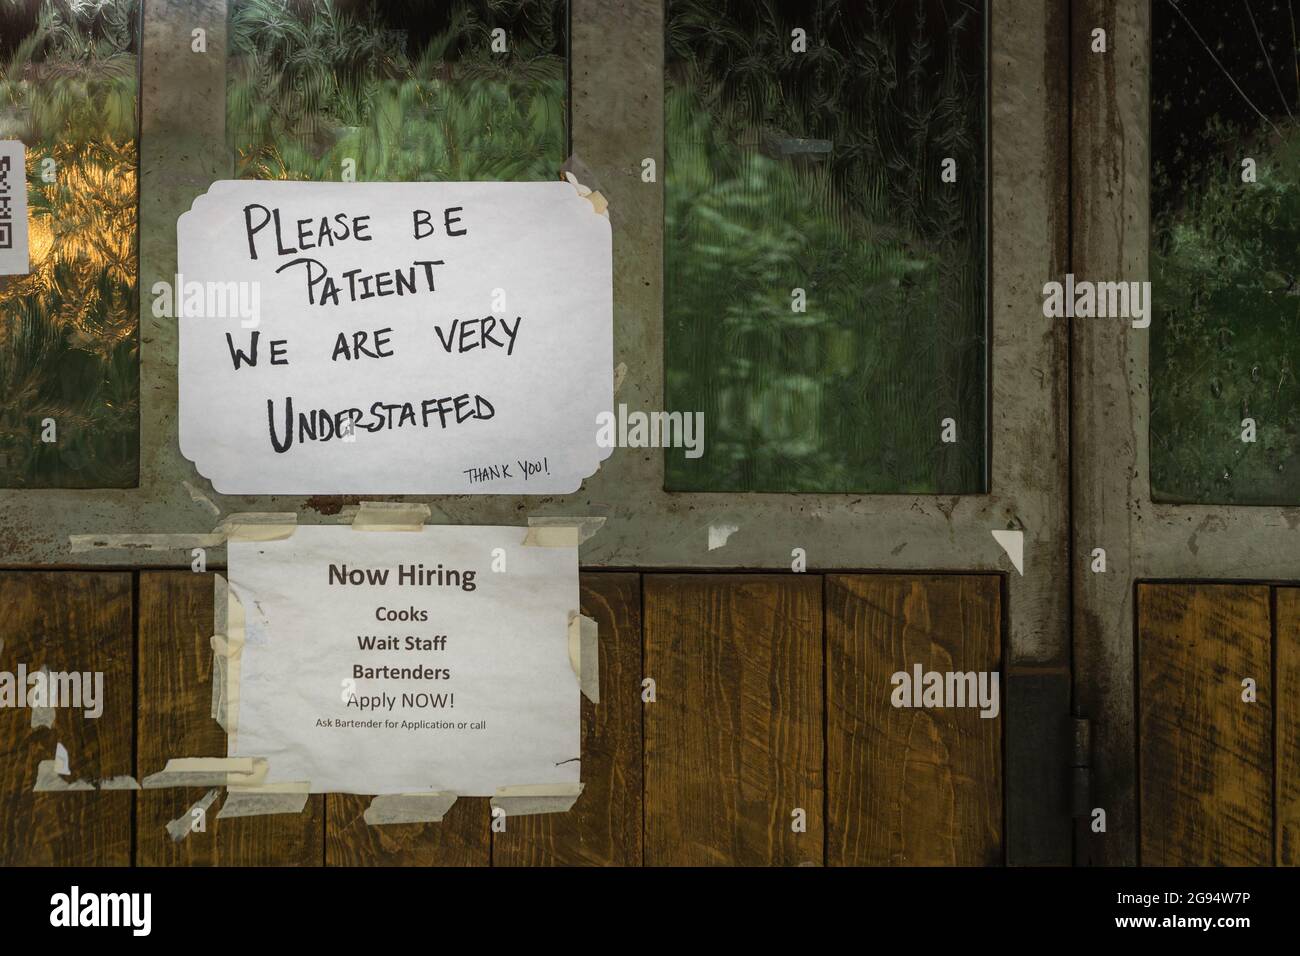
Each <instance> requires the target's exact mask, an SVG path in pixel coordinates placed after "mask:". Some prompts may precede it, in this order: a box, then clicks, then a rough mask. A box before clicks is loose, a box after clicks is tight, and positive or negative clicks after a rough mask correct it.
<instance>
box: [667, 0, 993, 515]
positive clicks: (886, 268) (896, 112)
mask: <svg viewBox="0 0 1300 956" xmlns="http://www.w3.org/2000/svg"><path fill="white" fill-rule="evenodd" d="M795 31H802V32H801V33H800V32H795ZM802 38H806V50H805V51H802V52H801V51H800V50H798V49H795V47H798V46H799V44H800V42H801V39H802ZM984 42H985V41H984V20H983V13H982V5H981V4H979V3H975V2H971V0H898V2H894V3H874V2H871V0H860V2H856V3H840V2H831V0H826V2H811V3H810V2H806V0H801V2H795V0H773V2H767V3H763V4H750V3H741V2H730V3H719V2H718V0H670V2H669V3H668V19H667V38H666V48H665V69H666V86H665V123H666V138H667V163H668V166H667V170H666V171H665V184H666V208H665V214H664V216H665V223H664V226H665V236H664V243H665V252H664V282H665V286H664V333H665V366H666V382H665V387H666V394H667V405H668V409H669V410H672V411H684V412H693V411H701V412H703V413H704V416H705V445H704V453H703V455H702V456H700V457H698V458H695V459H690V458H686V457H685V456H684V455H683V453H682V451H681V450H680V449H674V450H670V451H668V452H667V453H666V454H667V457H666V462H665V464H666V476H667V481H666V484H667V486H668V488H669V489H670V490H677V491H686V490H690V491H773V492H779V491H807V492H946V493H956V492H979V491H983V490H984V487H985V479H984V475H985V458H986V452H985V443H984V436H985V417H986V413H985V407H986V399H985V395H986V392H985V382H986V371H985V366H986V352H987V348H986V334H985V328H986V308H985V303H986V293H985V225H984V222H985V211H984V205H985V176H984V142H985V119H984V117H985V106H984V103H985V97H984V72H985V71H984V63H985V50H984ZM946 158H951V159H953V160H955V172H956V177H957V181H956V182H945V181H942V178H941V173H942V170H943V165H944V160H945V159H946ZM797 290H798V291H797ZM801 295H802V297H803V302H802V303H801V302H800V296H801ZM801 304H802V305H803V306H804V309H803V310H800V306H801ZM945 419H952V421H953V428H955V434H956V438H957V441H955V442H951V443H946V442H944V441H943V440H942V437H943V436H942V434H941V433H942V432H943V430H944V428H943V424H942V423H943V421H944V420H945ZM950 432H951V429H950Z"/></svg>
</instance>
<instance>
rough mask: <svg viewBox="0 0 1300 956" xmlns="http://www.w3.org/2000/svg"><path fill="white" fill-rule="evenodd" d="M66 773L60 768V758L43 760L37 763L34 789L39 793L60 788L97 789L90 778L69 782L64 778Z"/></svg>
mask: <svg viewBox="0 0 1300 956" xmlns="http://www.w3.org/2000/svg"><path fill="white" fill-rule="evenodd" d="M66 773H67V771H66V770H64V771H60V770H59V762H58V760H42V761H41V762H40V763H38V764H37V765H36V785H35V786H33V787H32V790H33V791H34V792H37V793H48V792H52V791H60V790H94V789H95V787H94V784H92V783H90V781H88V780H74V781H72V782H71V783H69V782H68V781H66V780H64V779H63V777H64V775H66Z"/></svg>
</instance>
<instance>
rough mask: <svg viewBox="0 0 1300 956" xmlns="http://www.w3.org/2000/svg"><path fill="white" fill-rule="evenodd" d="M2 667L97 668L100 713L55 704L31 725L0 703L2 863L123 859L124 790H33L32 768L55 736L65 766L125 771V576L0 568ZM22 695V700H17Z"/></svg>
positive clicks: (89, 773) (128, 669)
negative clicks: (44, 721)
mask: <svg viewBox="0 0 1300 956" xmlns="http://www.w3.org/2000/svg"><path fill="white" fill-rule="evenodd" d="M0 608H3V609H4V613H3V615H0V641H2V642H3V644H0V670H3V671H8V672H9V673H11V674H14V675H15V676H16V674H17V671H18V665H19V664H25V665H26V667H27V669H28V671H37V670H40V669H41V667H42V666H44V667H48V668H49V670H51V671H80V672H91V673H94V672H102V673H103V695H104V701H103V713H102V714H101V715H100V716H99V717H98V718H88V717H86V716H85V714H84V709H82V710H77V709H71V708H57V709H56V710H55V712H54V724H53V726H52V727H49V728H33V727H32V712H31V710H29V709H28V708H27V707H4V708H0V864H3V865H6V866H127V865H129V864H130V862H131V799H132V797H131V793H130V791H87V792H61V793H33V792H32V787H33V785H34V784H35V783H36V769H37V765H38V764H39V762H40V761H42V760H52V759H54V754H55V747H56V745H57V744H59V743H62V744H63V746H64V747H65V748H67V751H68V768H69V770H70V771H71V773H70V774H69V775H68V776H67V777H66V778H64V779H66V780H68V781H69V782H72V781H77V780H87V781H91V782H94V781H97V780H99V779H102V778H106V777H116V776H129V775H130V774H131V773H132V772H133V770H132V766H131V729H132V707H133V704H134V686H133V685H134V680H133V678H134V667H133V662H132V658H133V655H134V650H135V633H134V626H133V617H132V583H131V574H130V573H129V572H128V573H106V572H73V571H63V572H45V571H14V572H8V571H7V572H0ZM24 699H25V698H24Z"/></svg>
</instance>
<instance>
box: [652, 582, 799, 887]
mask: <svg viewBox="0 0 1300 956" xmlns="http://www.w3.org/2000/svg"><path fill="white" fill-rule="evenodd" d="M642 587H643V590H644V593H645V675H646V676H647V677H651V678H653V679H654V680H655V682H656V685H657V701H656V702H655V703H652V704H646V705H645V862H646V863H647V864H649V865H768V864H778V865H782V864H783V865H792V864H813V865H816V864H820V863H821V862H822V849H823V831H822V815H823V801H824V791H823V779H822V760H823V752H822V581H821V578H820V577H819V576H816V575H799V574H789V575H775V574H749V575H738V574H652V575H646V576H645V577H644V579H643V581H642ZM796 809H802V810H803V811H804V812H805V814H806V821H807V830H806V832H802V833H795V832H793V831H792V827H791V823H792V819H793V818H792V812H793V811H794V810H796Z"/></svg>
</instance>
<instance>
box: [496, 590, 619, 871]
mask: <svg viewBox="0 0 1300 956" xmlns="http://www.w3.org/2000/svg"><path fill="white" fill-rule="evenodd" d="M581 600H582V612H583V613H584V614H586V615H587V616H588V617H590V618H592V619H594V620H595V621H596V624H597V626H598V627H599V628H600V704H599V705H596V704H593V703H592V702H591V701H589V700H587V699H586V698H585V697H584V698H583V699H582V780H583V782H584V783H585V784H586V788H585V789H584V790H583V793H582V796H581V797H579V798H578V802H577V803H576V804H575V805H574V807H573V809H572V810H570V811H569V812H568V813H550V814H539V815H537V816H526V817H513V818H508V819H507V821H506V832H505V833H494V834H493V836H492V864H493V865H494V866H521V865H522V866H580V865H596V866H639V865H640V863H641V715H642V711H643V708H644V705H643V704H642V703H641V578H640V576H639V575H636V574H619V573H607V574H602V573H591V574H583V575H582V596H581Z"/></svg>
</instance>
